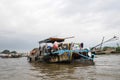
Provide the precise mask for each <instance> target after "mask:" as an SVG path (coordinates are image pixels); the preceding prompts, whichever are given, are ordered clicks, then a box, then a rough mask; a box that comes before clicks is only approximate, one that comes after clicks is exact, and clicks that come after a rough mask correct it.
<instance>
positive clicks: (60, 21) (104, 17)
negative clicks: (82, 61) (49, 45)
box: [0, 0, 120, 51]
mask: <svg viewBox="0 0 120 80" xmlns="http://www.w3.org/2000/svg"><path fill="white" fill-rule="evenodd" d="M114 35H116V36H119V37H120V0H0V51H2V50H4V49H9V50H18V51H30V50H31V49H33V48H34V47H38V41H39V40H42V39H44V38H47V37H51V36H55V37H69V36H75V38H74V39H70V40H68V41H75V42H83V43H85V45H86V46H94V45H97V44H98V43H100V41H101V40H102V37H103V36H104V37H105V39H109V38H111V37H113V36H114Z"/></svg>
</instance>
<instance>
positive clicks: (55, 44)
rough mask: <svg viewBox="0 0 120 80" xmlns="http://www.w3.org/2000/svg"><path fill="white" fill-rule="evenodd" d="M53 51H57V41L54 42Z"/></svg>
mask: <svg viewBox="0 0 120 80" xmlns="http://www.w3.org/2000/svg"><path fill="white" fill-rule="evenodd" d="M53 49H54V50H55V51H56V50H58V43H57V41H55V42H54V44H53Z"/></svg>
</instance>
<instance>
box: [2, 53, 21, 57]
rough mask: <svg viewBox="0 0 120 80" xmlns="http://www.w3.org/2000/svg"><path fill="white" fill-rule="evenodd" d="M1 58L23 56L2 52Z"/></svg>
mask: <svg viewBox="0 0 120 80" xmlns="http://www.w3.org/2000/svg"><path fill="white" fill-rule="evenodd" d="M0 57H1V58H19V57H21V54H13V53H11V54H0Z"/></svg>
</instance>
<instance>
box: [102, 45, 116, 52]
mask: <svg viewBox="0 0 120 80" xmlns="http://www.w3.org/2000/svg"><path fill="white" fill-rule="evenodd" d="M107 49H116V47H110V46H105V47H103V51H106V50H107Z"/></svg>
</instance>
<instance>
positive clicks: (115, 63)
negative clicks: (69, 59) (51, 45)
mask: <svg viewBox="0 0 120 80" xmlns="http://www.w3.org/2000/svg"><path fill="white" fill-rule="evenodd" d="M119 57H120V55H98V56H97V58H96V59H95V65H81V64H79V63H71V64H46V63H29V62H27V60H26V58H15V59H14V58H8V59H2V58H0V80H58V79H59V80H120V58H119Z"/></svg>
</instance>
